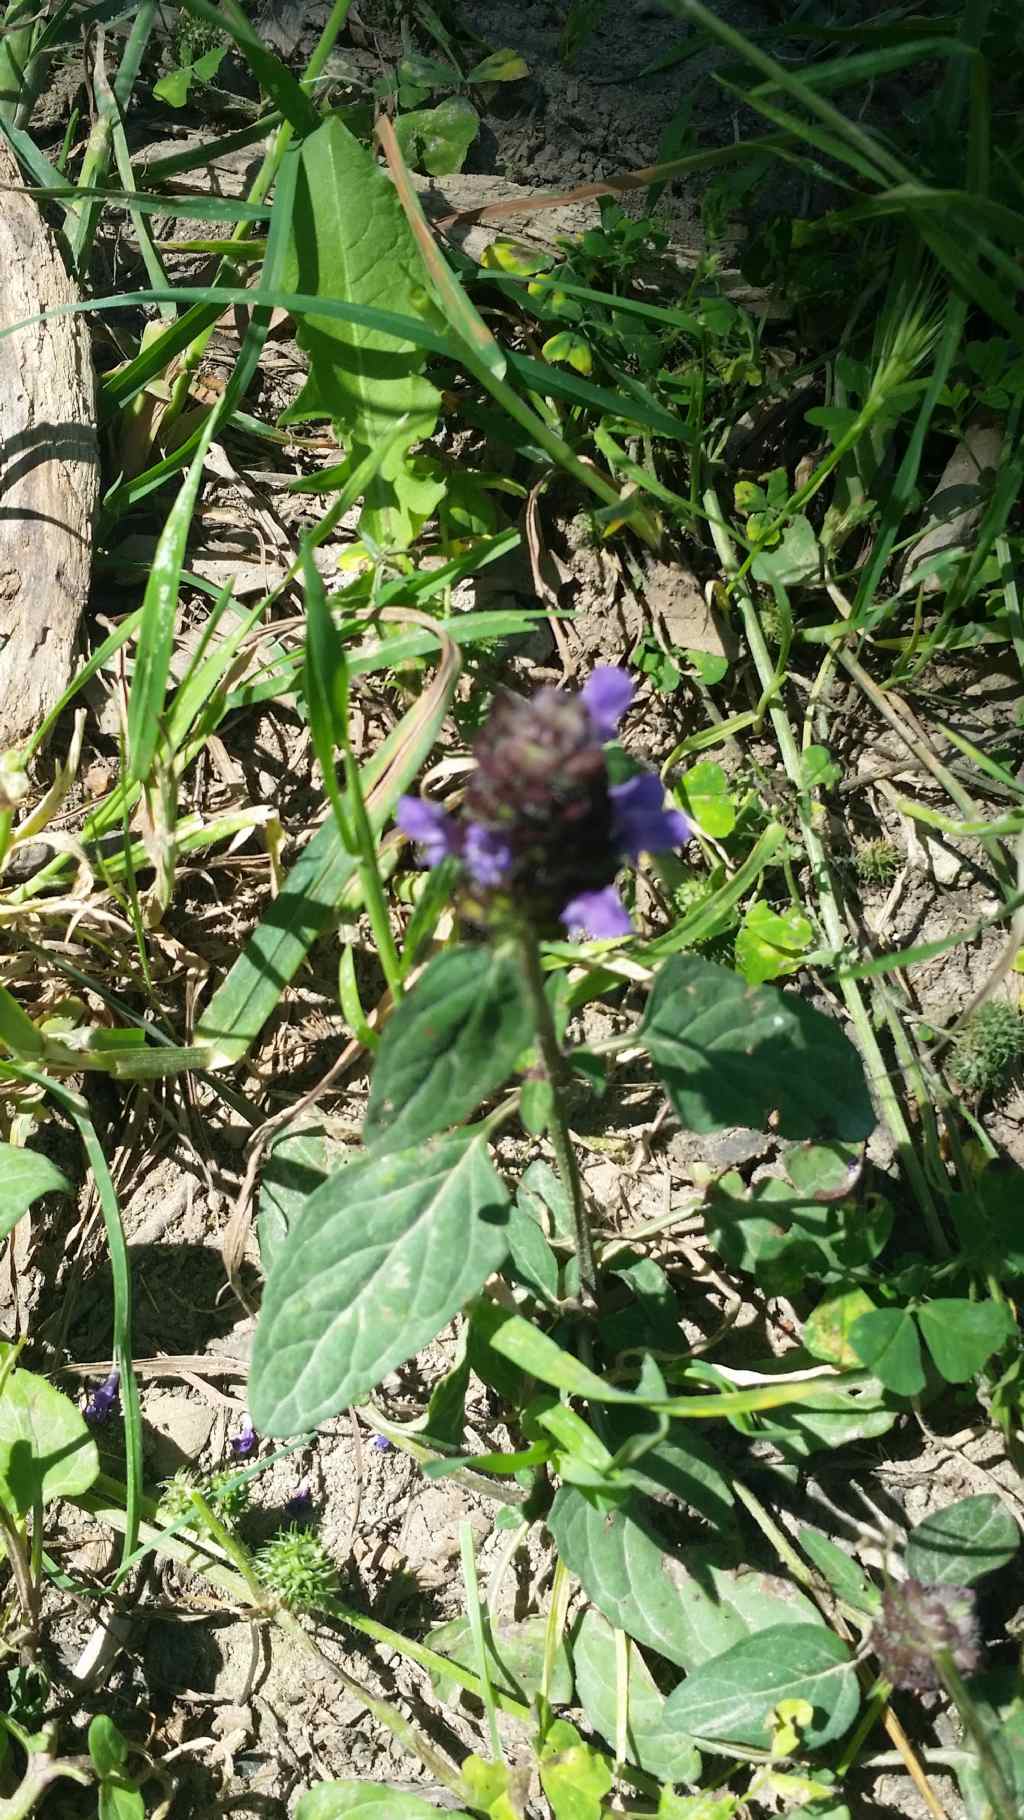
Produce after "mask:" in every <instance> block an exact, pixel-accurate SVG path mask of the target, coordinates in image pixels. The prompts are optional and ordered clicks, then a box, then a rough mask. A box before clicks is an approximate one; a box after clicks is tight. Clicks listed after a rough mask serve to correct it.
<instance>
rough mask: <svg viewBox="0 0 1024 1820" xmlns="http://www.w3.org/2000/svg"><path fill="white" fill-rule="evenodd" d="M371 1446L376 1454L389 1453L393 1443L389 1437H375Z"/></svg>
mask: <svg viewBox="0 0 1024 1820" xmlns="http://www.w3.org/2000/svg"><path fill="white" fill-rule="evenodd" d="M371 1445H372V1447H373V1449H374V1451H375V1453H389V1452H390V1450H391V1442H390V1441H389V1440H388V1437H387V1435H374V1437H373V1441H372V1443H371Z"/></svg>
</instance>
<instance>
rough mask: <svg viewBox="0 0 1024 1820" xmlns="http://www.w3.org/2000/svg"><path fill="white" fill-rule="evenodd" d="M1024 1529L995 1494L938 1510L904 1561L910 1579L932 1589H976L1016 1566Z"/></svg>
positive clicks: (917, 1532) (913, 1537)
mask: <svg viewBox="0 0 1024 1820" xmlns="http://www.w3.org/2000/svg"><path fill="white" fill-rule="evenodd" d="M1019 1547H1020V1530H1019V1528H1018V1527H1017V1523H1016V1520H1015V1518H1014V1517H1013V1515H1012V1513H1011V1512H1010V1511H1009V1510H1007V1508H1006V1505H1005V1504H1004V1503H1003V1502H1002V1500H1001V1499H1000V1498H998V1497H997V1496H996V1494H995V1492H981V1493H979V1495H978V1496H977V1497H976V1498H960V1499H958V1501H957V1502H956V1503H955V1504H948V1505H947V1506H946V1508H945V1510H933V1511H932V1513H931V1515H930V1516H928V1517H925V1519H924V1522H923V1523H919V1524H918V1525H917V1528H916V1529H913V1530H911V1532H910V1537H909V1540H908V1542H907V1549H906V1555H905V1557H904V1560H905V1564H906V1569H907V1572H908V1574H912V1575H913V1577H914V1579H915V1580H923V1581H925V1582H926V1583H927V1584H928V1585H930V1586H936V1585H940V1584H944V1585H947V1586H970V1585H972V1584H973V1582H974V1581H975V1580H980V1579H982V1578H983V1577H984V1575H985V1574H992V1573H995V1571H996V1569H997V1568H999V1567H1005V1566H1006V1563H1007V1562H1008V1561H1012V1560H1013V1557H1014V1555H1015V1554H1016V1553H1017V1550H1018V1548H1019Z"/></svg>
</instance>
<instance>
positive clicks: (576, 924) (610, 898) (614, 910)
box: [561, 885, 633, 941]
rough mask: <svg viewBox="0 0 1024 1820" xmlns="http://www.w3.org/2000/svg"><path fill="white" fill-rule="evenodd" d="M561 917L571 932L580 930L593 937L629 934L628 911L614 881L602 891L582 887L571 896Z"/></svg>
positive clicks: (596, 939)
mask: <svg viewBox="0 0 1024 1820" xmlns="http://www.w3.org/2000/svg"><path fill="white" fill-rule="evenodd" d="M561 917H562V922H563V923H564V924H565V926H566V928H567V929H568V931H569V933H570V935H573V934H575V933H576V932H577V931H579V932H580V933H581V934H582V935H584V936H590V937H592V938H593V940H594V941H604V940H607V939H608V938H609V937H611V936H616V935H629V933H630V931H631V930H632V927H633V925H632V923H631V922H630V920H629V911H628V910H627V909H626V906H625V904H624V903H623V901H622V899H621V897H620V896H619V894H618V892H617V891H616V889H615V886H614V885H606V886H605V888H604V890H603V891H581V892H580V893H579V895H578V896H577V897H573V898H570V900H569V902H568V903H567V904H566V906H565V908H564V910H563V911H562V913H561Z"/></svg>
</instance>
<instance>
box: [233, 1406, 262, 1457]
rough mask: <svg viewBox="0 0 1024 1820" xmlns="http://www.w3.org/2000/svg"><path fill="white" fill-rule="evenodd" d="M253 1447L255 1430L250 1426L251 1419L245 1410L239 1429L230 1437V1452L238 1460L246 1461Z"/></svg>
mask: <svg viewBox="0 0 1024 1820" xmlns="http://www.w3.org/2000/svg"><path fill="white" fill-rule="evenodd" d="M255 1446H256V1430H255V1428H254V1427H253V1425H252V1417H251V1415H250V1414H249V1411H248V1410H246V1411H245V1414H244V1415H243V1417H242V1426H241V1428H240V1429H239V1431H238V1433H237V1434H236V1435H232V1437H231V1451H232V1453H233V1454H234V1455H235V1456H236V1458H238V1459H239V1460H246V1459H248V1457H249V1455H250V1454H251V1453H252V1451H253V1448H254V1447H255Z"/></svg>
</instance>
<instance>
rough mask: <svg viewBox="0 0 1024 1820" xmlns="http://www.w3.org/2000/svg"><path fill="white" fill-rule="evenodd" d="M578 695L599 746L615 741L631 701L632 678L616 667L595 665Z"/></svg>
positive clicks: (613, 665) (612, 665)
mask: <svg viewBox="0 0 1024 1820" xmlns="http://www.w3.org/2000/svg"><path fill="white" fill-rule="evenodd" d="M580 694H581V698H582V701H583V705H584V707H585V708H586V710H587V713H588V714H589V716H590V724H591V726H592V727H593V729H594V733H595V736H596V737H597V738H598V739H599V740H600V741H601V744H602V745H604V744H605V743H606V742H607V741H608V740H610V739H614V738H615V735H616V733H617V732H618V730H619V722H620V720H621V719H622V716H623V715H624V714H625V712H626V709H627V708H628V707H629V704H630V702H631V701H632V699H633V682H632V678H631V677H629V676H627V675H626V672H625V670H620V669H618V668H617V666H616V665H615V664H598V666H597V669H596V670H593V671H591V674H590V677H589V679H588V680H587V682H585V683H584V685H583V688H582V690H581V691H580Z"/></svg>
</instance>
